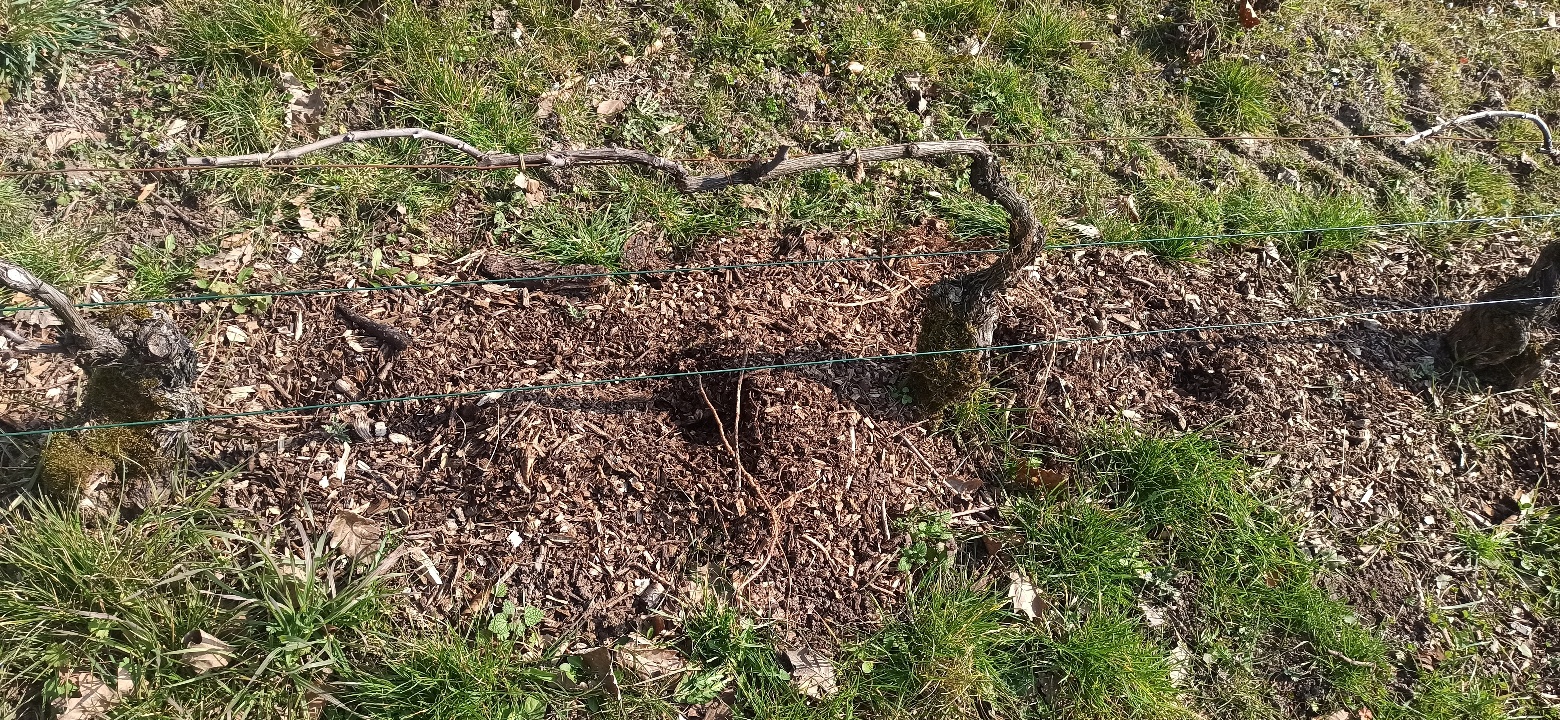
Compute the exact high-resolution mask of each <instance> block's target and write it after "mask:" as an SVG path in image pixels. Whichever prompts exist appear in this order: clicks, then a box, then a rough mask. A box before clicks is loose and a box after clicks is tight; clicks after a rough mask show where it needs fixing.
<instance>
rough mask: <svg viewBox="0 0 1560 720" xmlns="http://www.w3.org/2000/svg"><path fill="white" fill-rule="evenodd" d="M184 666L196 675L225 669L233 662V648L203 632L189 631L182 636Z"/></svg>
mask: <svg viewBox="0 0 1560 720" xmlns="http://www.w3.org/2000/svg"><path fill="white" fill-rule="evenodd" d="M184 647H185V650H187V651H188V652H186V653H185V654H184V664H185V665H188V666H190V667H192V668H195V672H197V673H205V672H210V671H212V670H216V669H217V668H224V667H227V665H228V663H230V662H232V661H233V646H232V645H229V644H227V643H225V642H222V641H221V640H219V639H217V637H216V636H215V635H211V634H210V633H207V632H206V631H205V630H191V631H190V633H189V634H188V635H185V636H184Z"/></svg>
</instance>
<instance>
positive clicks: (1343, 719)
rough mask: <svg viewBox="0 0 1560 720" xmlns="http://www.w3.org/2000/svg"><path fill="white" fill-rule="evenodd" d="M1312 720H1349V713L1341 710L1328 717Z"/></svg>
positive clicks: (1317, 717)
mask: <svg viewBox="0 0 1560 720" xmlns="http://www.w3.org/2000/svg"><path fill="white" fill-rule="evenodd" d="M1311 720H1349V711H1348V710H1344V709H1343V708H1339V709H1337V710H1334V711H1332V712H1330V713H1327V714H1326V715H1317V716H1316V717H1314V718H1311Z"/></svg>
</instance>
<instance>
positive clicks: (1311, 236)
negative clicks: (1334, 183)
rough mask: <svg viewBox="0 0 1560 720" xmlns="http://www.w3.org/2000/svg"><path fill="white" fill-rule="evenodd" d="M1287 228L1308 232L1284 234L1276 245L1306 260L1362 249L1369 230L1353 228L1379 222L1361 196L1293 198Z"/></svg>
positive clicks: (1300, 196)
mask: <svg viewBox="0 0 1560 720" xmlns="http://www.w3.org/2000/svg"><path fill="white" fill-rule="evenodd" d="M1284 214H1285V218H1284V225H1285V226H1286V227H1287V228H1288V229H1294V230H1302V229H1304V230H1308V232H1304V233H1292V234H1287V235H1280V236H1277V237H1275V238H1274V240H1275V241H1276V242H1275V244H1276V245H1277V246H1278V247H1279V248H1280V249H1281V250H1283V251H1284V252H1285V253H1287V254H1288V255H1289V256H1290V257H1294V258H1297V259H1299V260H1301V261H1302V262H1304V261H1311V260H1316V259H1317V258H1320V257H1323V256H1328V255H1343V254H1350V253H1355V252H1358V251H1360V250H1362V249H1363V248H1364V247H1365V245H1366V242H1367V240H1368V236H1367V233H1368V232H1369V231H1367V230H1347V229H1343V230H1340V229H1326V228H1353V227H1359V226H1361V225H1370V224H1373V223H1375V222H1377V218H1376V214H1375V212H1374V211H1373V210H1372V209H1371V208H1370V207H1369V206H1368V205H1366V204H1365V201H1364V200H1363V199H1361V198H1359V197H1353V196H1340V195H1323V196H1313V195H1291V196H1290V197H1289V198H1288V202H1287V203H1286V204H1285V206H1284Z"/></svg>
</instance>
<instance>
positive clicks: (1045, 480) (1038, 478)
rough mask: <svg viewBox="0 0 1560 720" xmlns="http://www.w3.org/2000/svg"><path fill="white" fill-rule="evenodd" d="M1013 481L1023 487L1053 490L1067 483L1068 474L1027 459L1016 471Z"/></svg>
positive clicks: (1046, 490)
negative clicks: (1039, 465) (1040, 465)
mask: <svg viewBox="0 0 1560 720" xmlns="http://www.w3.org/2000/svg"><path fill="white" fill-rule="evenodd" d="M1013 482H1014V484H1016V485H1018V487H1020V488H1023V489H1028V490H1043V491H1045V492H1052V491H1054V490H1056V489H1057V488H1060V487H1062V486H1063V485H1065V484H1067V476H1066V475H1063V474H1062V473H1060V472H1057V471H1055V470H1050V469H1047V468H1042V467H1037V466H1036V465H1035V464H1034V463H1032V462H1028V461H1025V462H1022V463H1019V465H1018V468H1017V469H1016V470H1015V471H1014V477H1013Z"/></svg>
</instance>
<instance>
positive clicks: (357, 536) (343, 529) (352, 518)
mask: <svg viewBox="0 0 1560 720" xmlns="http://www.w3.org/2000/svg"><path fill="white" fill-rule="evenodd" d="M329 532H330V546H331V547H333V548H336V549H338V550H340V551H341V554H343V555H346V556H347V557H352V558H355V557H359V556H361V555H363V554H364V553H366V552H370V551H372V550H374V549H376V548H378V547H379V539H380V538H381V537H384V534H385V529H384V527H383V526H381V525H380V524H379V523H376V522H374V521H373V520H370V519H368V518H366V517H363V516H362V515H359V514H357V513H355V512H352V511H351V510H341V511H338V512H337V513H336V517H335V519H333V520H331V521H330V528H329Z"/></svg>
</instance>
